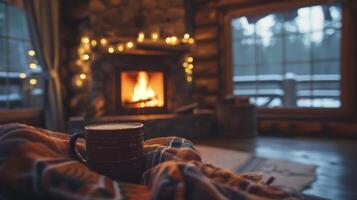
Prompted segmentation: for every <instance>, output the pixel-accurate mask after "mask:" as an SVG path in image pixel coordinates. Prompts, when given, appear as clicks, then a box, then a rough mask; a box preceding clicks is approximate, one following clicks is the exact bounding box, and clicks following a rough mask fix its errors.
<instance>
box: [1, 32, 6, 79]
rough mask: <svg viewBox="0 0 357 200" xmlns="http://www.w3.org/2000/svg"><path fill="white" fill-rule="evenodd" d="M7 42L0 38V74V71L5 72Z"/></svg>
mask: <svg viewBox="0 0 357 200" xmlns="http://www.w3.org/2000/svg"><path fill="white" fill-rule="evenodd" d="M6 43H7V41H6V40H5V39H3V38H0V72H1V71H6V70H7V66H6V56H7V52H6V46H7V44H6Z"/></svg>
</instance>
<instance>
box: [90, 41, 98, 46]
mask: <svg viewBox="0 0 357 200" xmlns="http://www.w3.org/2000/svg"><path fill="white" fill-rule="evenodd" d="M90 44H91V45H92V47H95V46H97V44H98V43H97V40H92V41H90Z"/></svg>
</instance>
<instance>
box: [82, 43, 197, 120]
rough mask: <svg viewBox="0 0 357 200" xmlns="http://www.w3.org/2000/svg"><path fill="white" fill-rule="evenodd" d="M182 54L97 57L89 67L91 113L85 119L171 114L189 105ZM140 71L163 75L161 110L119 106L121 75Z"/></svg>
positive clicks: (154, 52) (136, 53) (145, 52)
mask: <svg viewBox="0 0 357 200" xmlns="http://www.w3.org/2000/svg"><path fill="white" fill-rule="evenodd" d="M183 53H184V52H179V51H175V52H172V51H168V50H133V51H129V52H125V53H122V54H110V53H99V54H96V59H95V61H94V62H93V63H92V64H91V71H92V72H91V73H92V89H91V97H90V98H91V100H90V101H91V105H92V109H90V110H89V112H88V113H87V117H100V116H107V115H125V114H157V113H170V112H172V111H174V110H175V109H177V108H178V107H180V106H182V105H185V104H188V103H191V102H192V99H191V98H190V96H191V95H190V90H191V88H190V85H189V84H188V83H187V82H186V80H185V74H184V71H183V69H182V67H181V60H182V56H183ZM139 70H144V71H160V72H162V73H163V74H164V80H165V81H164V88H165V89H164V91H165V105H164V107H162V108H140V109H126V108H123V107H121V106H120V98H119V94H120V81H119V80H118V77H119V76H120V72H122V71H139Z"/></svg>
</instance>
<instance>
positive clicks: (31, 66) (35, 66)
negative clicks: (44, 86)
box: [29, 63, 37, 69]
mask: <svg viewBox="0 0 357 200" xmlns="http://www.w3.org/2000/svg"><path fill="white" fill-rule="evenodd" d="M29 67H30V69H36V68H37V65H36V64H35V63H30V65H29Z"/></svg>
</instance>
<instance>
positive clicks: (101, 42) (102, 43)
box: [100, 38, 108, 46]
mask: <svg viewBox="0 0 357 200" xmlns="http://www.w3.org/2000/svg"><path fill="white" fill-rule="evenodd" d="M100 44H101V45H102V46H105V45H107V44H108V41H107V39H105V38H102V39H100Z"/></svg>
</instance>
